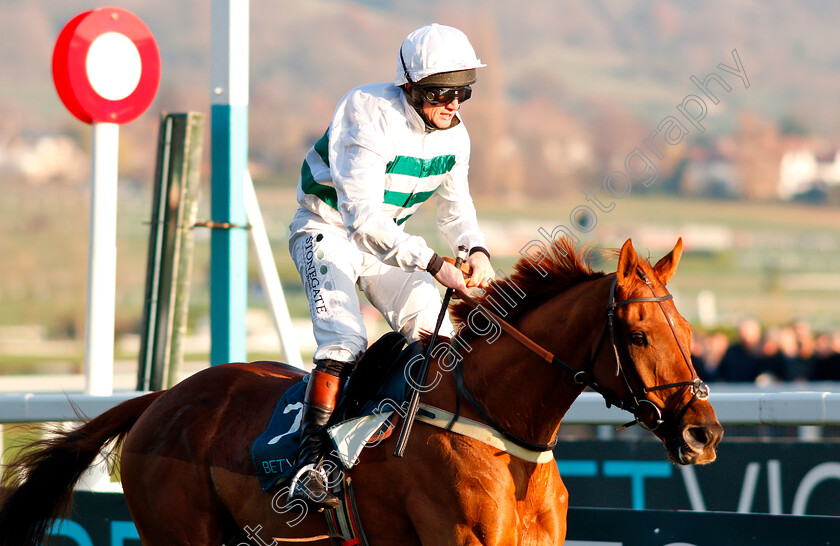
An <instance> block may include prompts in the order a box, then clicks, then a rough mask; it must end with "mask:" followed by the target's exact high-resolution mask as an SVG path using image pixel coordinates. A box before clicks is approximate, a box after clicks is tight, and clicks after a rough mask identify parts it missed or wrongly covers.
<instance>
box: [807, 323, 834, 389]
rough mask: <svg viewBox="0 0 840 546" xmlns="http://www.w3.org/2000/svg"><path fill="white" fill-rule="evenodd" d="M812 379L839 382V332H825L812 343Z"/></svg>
mask: <svg viewBox="0 0 840 546" xmlns="http://www.w3.org/2000/svg"><path fill="white" fill-rule="evenodd" d="M813 377H814V379H815V380H817V381H840V331H837V332H833V333H832V332H826V333H824V334H821V335H820V336H818V337H817V339H816V341H815V343H814V376H813Z"/></svg>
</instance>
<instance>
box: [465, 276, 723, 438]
mask: <svg viewBox="0 0 840 546" xmlns="http://www.w3.org/2000/svg"><path fill="white" fill-rule="evenodd" d="M637 273H638V275H639V278H640V279H641V280H642V281H643V282H644V283H645V284H646V285H647V287H648V288H649V289H650V291H651V294H653V296H651V297H644V298H629V299H626V300H621V301H616V287H617V281H618V277H616V278H614V279H613V282H612V285H611V286H610V297H609V302H608V304H607V325H606V328H605V330H604V333H603V334H602V335H601V340H600V341H599V343H598V345H597V348H596V351H595V354H593V355H592V357H591V358H590V361H589V365H588V366H587V367H586V368H587V369H589V368H592V367H593V366H594V364H595V358H596V357H597V353H598V350H599V349H600V347H601V346H602V345H603V340H604V337H605V334H606V333H607V332H609V335H610V343H611V345H612V348H613V352H614V353H615V361H616V366H617V369H616V375H621V377H622V381H623V382H624V384H625V386H626V387H627V392H629V393H630V394H629V396H627V397H625V398H622V397H620V396H618V395H617V394H615V393H614V392H613V391H611V390H609V389H606V388H604V387H602V386H601V385H600V384H598V382H597V381H595V379H594V378H593V377H592V375H591V373H589V372H587V371H586V369H584V370H577V369H575V368H572V367H571V366H569V365H568V364H566V363H565V362H563V361H562V360H560V359H559V358H557V357H556V356H555V355H554V354H553V353H551V352H550V351H548V350H546V349H545V348H543V347H542V346H540V345H538V344H537V343H535V342H534V341H533V340H531V339H530V338H529V337H528V336H526V335H525V334H523V333H522V332H520V331H519V330H517V329H516V328H515V327H514V326H512V325H511V324H510V323H508V322H507V321H505V320H504V319H502V318H501V317H499V316H498V315H496V314H495V313H493V312H492V311H490V310H489V309H487V308H486V307H485V306H483V305H482V306H481V308H482V312H483V313H486V314H487V315H488V316H489V317H490V318H492V319H493V320H494V321H495V322H496V323H497V324H498V325H499V327H501V329H502V330H503V331H504V332H505V333H507V334H509V335H510V336H511V337H513V338H514V339H515V340H516V341H518V342H519V343H520V344H522V345H523V346H525V347H526V348H527V349H529V350H530V351H531V352H533V353H535V354H536V355H537V356H539V357H540V358H542V359H543V360H545V361H546V362H548V363H550V364H552V365H554V366H558V367H560V368H561V369H563V370H564V371H566V372H567V373H569V374H570V375H571V376H572V378H573V380H574V382H575V383H577V384H578V385H583V386H585V387H589V388H590V389H592V390H593V391H595V392H597V393H598V394H600V395H601V396H602V397H603V398H604V401H605V402H606V404H607V407H608V408H609V407H610V406H616V407H617V408H620V409H623V410H626V411H628V412H630V413H632V414H633V416H634V417H635V419H634V420H633V421H630V422H629V423H626V424H624V425H621V426H620V427H618V428H617V430H624V429H626V428H628V427H630V426H632V425H635V424H639V425H641V426H642V427H643V428H646V429H648V430H651V431H653V430H656V429H657V428H659V426H660V425H662V424H663V423H664V419H663V408H660V407H659V406H658V405H657V404H656V403H655V402H653V401H652V400H650V399H649V398H647V397H646V395H647V394H648V393H650V392H654V391H661V390H665V389H673V388H683V387H689V388H690V389H691V391H692V397H691V399H690V400H689V401H688V402H687V403H686V404H685V406H683V408H682V409H681V410H680V412H679V414H678V415H677V416H676V419H675V420H676V421H679V420H680V419H682V417H683V416H684V415H685V412H686V411H688V408H689V407H691V405H692V404H694V402H695V401H697V400H698V399H699V400H706V399H707V398H708V397H709V387H708V385H706V384H705V383H704V382H703V381H702V380H701V379H700V378H699V377H696V375H695V373H694V372H693V368H692V367H691V359H690V357H689V356H688V352H687V351H686V350H685V347H683V345H682V343H680V339H679V336H678V335H677V331H676V328H674V324H673V322H672V321H671V317H670V316H668V313H667V312H666V311H665V306H664V305H662V302H664V301H668V300H672V299H673V298H674V296H673V295H671V294H666V295H664V296H657V295H656V291H655V290H654V289H653V286H652V285H651V283H650V280H649V279H648V278H647V276H646V275H645V273H644V272H643V271H641V270H638V271H637ZM458 296H459V297H460V298H461V299H462V300H463V301H464V302H466V303H467V304H468V305H470V306H471V307H473V308H474V309H475V308H478V307H479V306H480V305H481V304H480V303H479V302H478V301H476V300H475V299H473V298H472V297H470V296H468V295H466V294H464V293H462V292H459V293H458ZM648 302H652V303H657V304H658V305H659V308H660V309H661V310H662V313H663V314H664V315H665V320H666V322H667V323H668V326H669V327H670V329H671V333H672V334H673V335H674V339H675V340H676V342H677V346H678V347H679V348H680V353H681V354H682V356H683V360H684V361H685V363H686V365H687V366H688V369H689V370H692V375H695V378H694V379H693V380H692V381H681V382H677V383H668V384H666V385H654V386H652V387H643V388H642V389H641V391H634V390H633V388H632V387H631V386H630V382H629V381H628V379H627V375H626V374H625V371H624V367H623V366H622V364H621V357H620V354H619V350H618V343H617V337H618V336H617V335H616V334H617V332H618V331H619V330H618V322H617V318H616V309H618V308H619V307H622V306H624V305H629V304H631V303H648ZM459 362H460V361H459ZM453 373H454V375H455V379H456V382H457V384H458V392H459V396H458V401H457V403H458V406H457V409H456V412H455V417H454V418H453V421H452V422H453V423H454V421H455V420H457V418H458V417H457V415H458V413H460V412H459V409H460V396H461V395H463V396H464V398H466V399H467V401H468V402H470V404H471V405H472V406H473V407H474V408H475V409H476V411H477V412H478V414H479V415H480V416H481V418H482V419H484V420H485V421H486V422H487V423H488V424H489V425H490V426H492V427H493V428H495V429H496V430H498V431H499V432H500V433H502V434H503V435H504V436H505V437H506V438H508V439H509V440H510V441H512V442H514V443H516V444H518V445H520V446H522V447H524V448H526V449H531V450H534V451H549V450H551V449H553V448H554V446H555V445H556V444H557V438H554V440H553V441H552V442H551V443H550V444H535V443H533V442H529V441H528V440H524V439H522V438H519V437H517V436H515V435H514V434H512V433H511V432H509V431H507V430H505V429H504V428H503V427H502V426H501V425H499V424H498V423H497V422H496V421H495V420H494V419H492V418H491V417H490V416H489V415H488V414H487V412H486V411H485V410H484V409H483V408H482V407H481V405H480V404H479V403H478V402H477V401H476V400H475V398H474V397H473V396H472V395H471V394H470V392H469V391H468V390H467V389H466V386H465V385H464V381H463V371H462V370H461V366H460V365H458V366H456V367H455V369H454V372H453ZM648 407H649V408H652V409H653V411H654V412H655V415H656V417H655V419H654V420H653V424H648V423H647V422H646V421H645V420H644V419H643V416H642V413H643V412H644V409H646V408H648Z"/></svg>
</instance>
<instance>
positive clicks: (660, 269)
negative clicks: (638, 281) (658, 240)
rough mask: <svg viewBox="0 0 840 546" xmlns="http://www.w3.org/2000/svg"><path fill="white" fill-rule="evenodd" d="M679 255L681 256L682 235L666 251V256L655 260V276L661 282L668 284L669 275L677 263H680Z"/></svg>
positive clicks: (674, 270)
mask: <svg viewBox="0 0 840 546" xmlns="http://www.w3.org/2000/svg"><path fill="white" fill-rule="evenodd" d="M680 256H682V237H680V238H679V239H677V244H676V245H675V246H674V250H672V251H671V252H669V253H668V255H667V256H665V257H663V258H662V259H661V260H659V261H658V262H656V265H655V266H653V270H654V271H656V276H657V277H659V280H660V281H662V284H668V281H670V280H671V277H673V276H674V273H675V272H676V271H677V264H678V263H680Z"/></svg>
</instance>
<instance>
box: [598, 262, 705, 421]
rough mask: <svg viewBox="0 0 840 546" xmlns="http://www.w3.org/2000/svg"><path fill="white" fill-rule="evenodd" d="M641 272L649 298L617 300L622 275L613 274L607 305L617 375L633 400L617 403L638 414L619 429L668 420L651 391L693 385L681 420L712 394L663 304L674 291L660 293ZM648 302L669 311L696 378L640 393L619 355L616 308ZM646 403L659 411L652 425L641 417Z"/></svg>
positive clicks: (684, 359)
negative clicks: (651, 397)
mask: <svg viewBox="0 0 840 546" xmlns="http://www.w3.org/2000/svg"><path fill="white" fill-rule="evenodd" d="M637 274H638V275H639V278H640V279H641V280H642V282H644V283H645V285H646V286H647V287H648V289H649V290H650V292H651V294H653V296H652V297H646V298H629V299H626V300H621V301H615V289H616V285H617V283H618V277H617V276H616V277H615V278H613V282H612V286H611V287H610V302H609V304H608V305H607V329H608V330H609V332H610V343H611V344H612V348H613V353H615V362H616V366H617V369H616V375H619V374H620V375H621V379H622V381H624V385H625V386H626V387H627V391H628V392H629V393H630V397H629V400H627V401H625V404H626V406H627V407H622V406H620V405H618V404H616V406H618V407H619V408H621V409H626V410H627V411H630V412H631V413H633V415H634V416H635V417H636V419H635V420H633V421H630V422H629V423H626V424H624V425H621V426H620V427H618V430H624V429H626V428H627V427H630V426H633V425H635V424H638V425H640V426H642V428H646V429H648V430H650V431H654V430H656V429H657V428H659V426H660V425H662V424H663V423H664V421H663V419H662V408H660V407H659V406H657V405H656V403H654V402H653V401H651V400H650V399H649V398H646V397H644V396H645V395H646V394H647V393H649V392H654V391H662V390H666V389H673V388H679V387H689V388H690V389H691V392H692V397H691V399H690V400H689V401H688V402H687V403H686V404H685V405H684V406H683V407H682V409H681V410H680V412H679V413H678V414H677V416H676V418H675V421H680V420H681V419H682V418H683V416H684V415H685V412H686V411H688V409H689V408H690V407H691V405H692V404H694V402H695V401H696V400H698V399H700V400H706V399H707V398H708V397H709V386H708V385H706V383H704V382H703V380H702V379H700V378H699V377H697V375H696V373H695V371H694V368H693V367H692V366H691V357H690V356H689V355H688V351H686V349H685V347H684V346H683V344H682V342H680V338H679V336H678V335H677V330H676V328H675V327H674V322H673V320H671V317H670V316H669V315H668V313H667V312H666V311H665V306H664V305H662V302H664V301H669V300H672V299H674V296H673V294H665V295H664V296H657V295H656V291H655V290H654V289H653V285H651V282H650V279H648V277H647V275H646V274H645V272H644V271H642V270H638V271H637ZM648 302H652V303H657V304H658V305H659V309H660V310H661V311H662V314H663V315H665V322H667V323H668V327H669V328H670V330H671V333H672V334H673V336H674V340H675V341H676V342H677V347H679V348H680V354H681V355H682V357H683V361H684V362H685V364H686V366H687V367H688V369H689V370H691V373H692V375H693V376H694V379H692V380H691V381H680V382H677V383H668V384H665V385H654V386H653V387H643V388H642V390H641V391H639V392H638V393H637V392H634V391H633V388H632V387H631V386H630V382H629V381H628V380H627V374H626V373H625V371H624V367H623V366H622V365H621V356H620V355H619V351H618V344H617V342H616V337H617V336H616V325H617V323H618V320H617V318H616V309H618V308H619V307H621V306H624V305H629V304H631V303H648ZM600 345H601V344H600V343H599V345H598V346H599V347H600ZM594 360H595V359H594V355H593V358H592V362H594ZM643 404H644V405H649V406H650V407H652V408H653V411H654V412H655V414H656V418H655V419H654V421H653V425H648V424H647V423H646V422H645V421H644V420H643V419H641V418H640V417H639V413H640V411H641V408H642V406H643ZM607 405H608V406H609V401H608V402H607Z"/></svg>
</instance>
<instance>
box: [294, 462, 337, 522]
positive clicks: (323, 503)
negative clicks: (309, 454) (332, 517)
mask: <svg viewBox="0 0 840 546" xmlns="http://www.w3.org/2000/svg"><path fill="white" fill-rule="evenodd" d="M304 478H306V480H305V481H304ZM328 483H329V478H328V476H327V473H326V471H325V470H324V469H323V468H322V467H319V466H316V465H314V464H308V465H305V466H303V467H301V468H300V470H298V471H297V472H296V473H295V477H294V478H292V481H291V483H290V484H289V497H288V500H289V501H292V500H294V499H301V500H303V501H306V502H308V503H310V504H311V505H313V506H315V507H316V508H318V509H319V511H320V510H323V509H324V508H338V507H339V506H340V505H341V500H340V499H339V498H338V497H336V496H335V495H333V494H332V493H331V492H330V490H329V487H328V486H327V484H328Z"/></svg>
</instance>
